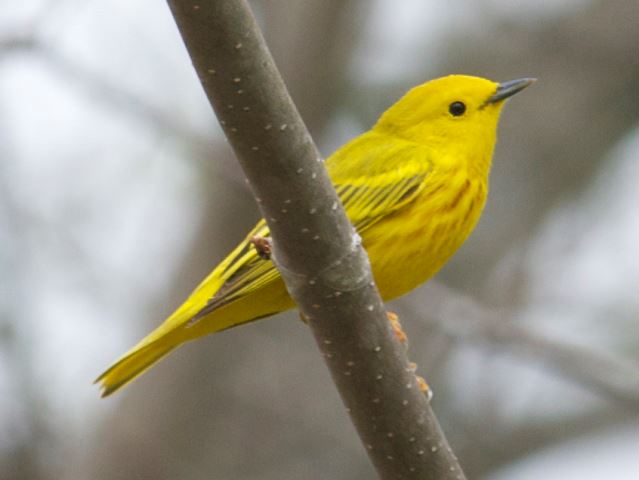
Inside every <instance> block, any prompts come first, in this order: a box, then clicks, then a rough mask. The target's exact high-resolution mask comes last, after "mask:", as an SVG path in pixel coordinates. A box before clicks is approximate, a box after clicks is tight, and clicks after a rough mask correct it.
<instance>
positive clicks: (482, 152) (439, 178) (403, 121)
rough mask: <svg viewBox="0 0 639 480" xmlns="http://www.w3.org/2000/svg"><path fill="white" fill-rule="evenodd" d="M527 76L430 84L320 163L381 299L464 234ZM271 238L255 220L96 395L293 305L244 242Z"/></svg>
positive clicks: (435, 266)
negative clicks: (197, 343) (190, 344)
mask: <svg viewBox="0 0 639 480" xmlns="http://www.w3.org/2000/svg"><path fill="white" fill-rule="evenodd" d="M531 82H532V80H530V79H522V80H514V81H511V82H506V83H503V84H497V83H495V82H491V81H489V80H485V79H482V78H477V77H469V76H462V75H452V76H448V77H444V78H440V79H437V80H432V81H430V82H427V83H425V84H423V85H420V86H418V87H415V88H413V89H412V90H410V91H409V92H408V93H407V94H406V95H405V96H404V97H403V98H402V99H400V100H399V101H398V102H397V103H396V104H395V105H393V106H392V107H391V108H390V109H388V110H387V111H386V112H385V113H384V114H383V115H382V117H381V118H380V119H379V121H378V122H377V124H375V126H374V127H373V128H372V129H371V130H370V131H368V132H366V133H364V134H363V135H360V136H359V137H357V138H355V139H354V140H352V141H351V142H349V143H347V144H346V145H344V146H343V147H342V148H340V149H339V150H338V151H337V152H335V153H334V154H333V155H331V157H329V158H328V159H327V160H326V168H327V169H328V172H329V175H330V177H331V180H332V181H333V184H334V185H335V188H336V190H337V193H338V194H339V197H340V199H341V201H342V203H343V204H344V208H345V209H346V213H347V215H348V217H349V218H350V220H351V222H352V223H353V225H354V226H355V228H356V229H357V231H358V233H359V234H360V235H361V237H362V240H363V245H364V248H365V249H366V250H367V252H368V255H369V258H370V261H371V267H372V269H373V275H374V276H375V281H376V282H377V285H378V287H379V290H380V293H381V295H382V297H383V298H384V300H390V299H392V298H395V297H398V296H400V295H403V294H404V293H406V292H408V291H410V290H412V289H413V288H415V287H416V286H418V285H420V284H421V283H423V282H425V281H426V280H428V279H429V278H430V277H431V276H432V275H434V274H435V272H437V270H439V269H440V268H441V267H442V266H443V265H444V263H445V262H446V261H447V260H448V259H449V258H450V257H451V255H452V254H453V253H454V252H455V251H456V250H457V249H458V248H459V246H460V245H461V244H462V243H463V242H464V241H465V240H466V238H467V237H468V235H469V234H470V232H471V231H472V230H473V228H474V227H475V224H476V223H477V220H478V219H479V216H480V214H481V211H482V208H483V206H484V203H485V201H486V195H487V192H488V174H489V170H490V164H491V158H492V153H493V148H494V145H495V137H496V129H497V122H498V119H499V113H500V111H501V107H502V105H503V100H504V99H505V98H507V97H509V96H510V95H512V94H514V93H516V92H518V91H520V90H521V89H523V88H524V87H526V86H527V85H529V84H530V83H531ZM291 208H294V206H292V207H291ZM268 235H269V230H268V227H267V226H266V224H265V222H264V221H263V220H262V221H260V222H259V223H258V224H257V225H256V227H255V228H254V229H253V230H252V231H251V232H250V233H249V235H247V237H246V238H245V239H244V241H242V242H241V243H240V244H239V245H238V246H237V247H236V248H235V250H233V252H231V254H230V255H228V256H227V257H226V259H224V260H223V261H222V263H220V264H219V265H218V266H217V267H216V268H215V270H213V272H212V273H211V274H210V275H209V276H208V277H207V278H206V279H205V280H204V281H203V282H202V283H201V284H200V285H199V286H198V287H197V288H196V289H195V290H194V291H193V293H192V294H191V295H190V296H189V298H188V299H187V300H186V301H185V302H184V304H182V305H181V306H180V307H179V308H178V309H177V310H176V311H175V312H174V313H173V314H172V315H171V316H170V317H169V318H168V319H167V320H165V322H164V323H163V324H162V325H160V326H159V327H158V328H157V329H156V330H154V331H153V332H152V333H151V334H149V335H148V336H147V337H146V338H144V339H143V340H142V341H141V342H140V343H139V344H138V345H136V346H135V347H134V348H133V349H132V350H131V351H129V352H128V353H127V354H126V355H124V356H123V357H122V358H121V359H120V360H118V361H117V362H116V363H115V364H114V365H113V366H112V367H110V368H109V369H108V370H107V371H106V372H104V373H103V374H102V375H101V376H100V377H99V378H98V379H97V380H96V382H99V383H100V384H101V385H102V388H103V396H106V395H109V394H111V393H113V392H114V391H115V390H117V389H118V388H120V387H121V386H123V385H125V384H126V383H128V382H129V381H131V380H132V379H134V378H135V377H137V376H138V375H140V374H141V373H142V372H144V371H145V370H146V369H147V368H149V367H150V366H151V365H153V364H154V363H155V362H156V361H158V360H159V359H160V358H162V357H163V356H165V355H166V354H167V353H169V352H170V351H171V350H173V349H174V348H176V347H178V346H179V345H181V344H182V343H184V342H186V341H189V340H194V339H196V338H198V337H201V336H203V335H207V334H209V333H213V332H218V331H220V330H225V329H227V328H230V327H233V326H236V325H240V324H243V323H247V322H250V321H253V320H257V319H259V318H262V317H266V316H269V315H272V314H274V313H277V312H281V311H283V310H288V309H290V308H293V307H294V306H295V305H294V303H293V300H292V299H291V298H290V297H289V295H288V293H287V291H286V289H285V287H284V283H283V281H282V279H281V277H280V275H279V273H278V271H277V270H276V269H275V267H274V265H273V263H272V262H271V261H270V260H265V259H263V258H261V257H260V256H259V255H258V253H257V251H256V249H255V247H254V246H253V245H252V244H251V243H250V239H251V238H252V237H253V236H261V237H268Z"/></svg>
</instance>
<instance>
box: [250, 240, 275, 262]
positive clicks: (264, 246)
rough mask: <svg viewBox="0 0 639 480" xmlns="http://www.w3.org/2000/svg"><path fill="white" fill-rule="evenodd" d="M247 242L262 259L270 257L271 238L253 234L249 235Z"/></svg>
mask: <svg viewBox="0 0 639 480" xmlns="http://www.w3.org/2000/svg"><path fill="white" fill-rule="evenodd" d="M249 242H250V243H251V244H252V245H253V246H254V247H255V251H256V252H257V254H258V255H259V256H260V258H262V259H264V260H270V259H271V251H272V245H271V239H270V238H267V237H262V236H260V235H254V236H253V237H251V239H250V240H249Z"/></svg>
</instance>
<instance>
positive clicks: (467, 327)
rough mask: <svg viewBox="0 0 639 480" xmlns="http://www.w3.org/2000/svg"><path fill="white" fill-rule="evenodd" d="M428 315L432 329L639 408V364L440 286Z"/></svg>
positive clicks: (430, 298)
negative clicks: (535, 327) (521, 321)
mask: <svg viewBox="0 0 639 480" xmlns="http://www.w3.org/2000/svg"><path fill="white" fill-rule="evenodd" d="M425 301H426V303H427V304H428V306H429V309H428V315H420V314H419V313H418V312H417V311H415V310H416V309H412V310H414V312H413V313H414V315H413V316H415V317H421V319H422V321H423V322H424V323H425V324H426V325H427V326H428V328H429V329H430V330H432V329H435V330H437V331H439V332H443V333H444V334H446V335H448V336H450V337H452V338H454V339H456V340H464V341H466V342H472V343H478V342H481V343H487V344H489V345H490V346H491V347H494V348H497V349H500V350H508V351H509V352H512V353H513V354H514V355H517V356H521V357H525V358H527V359H530V360H532V361H534V362H536V363H541V364H543V365H545V366H547V367H548V368H549V369H550V370H551V371H552V372H557V373H560V374H562V375H563V376H564V377H565V378H567V379H568V380H571V381H573V382H577V383H580V384H582V385H584V386H585V387H587V388H589V389H591V390H593V391H595V392H597V393H599V394H601V395H603V396H605V397H608V398H611V399H614V400H615V401H618V402H621V403H622V404H624V405H625V406H626V407H629V408H631V409H633V410H639V365H638V364H637V363H635V362H629V361H625V360H621V359H619V358H616V357H612V356H610V355H608V354H605V353H599V352H594V351H592V350H591V349H589V348H587V347H581V346H578V345H571V344H568V343H565V342H562V341H560V340H556V339H551V338H548V337H546V336H545V335H542V334H539V333H537V332H534V331H532V330H531V329H529V328H527V327H526V326H524V325H521V324H516V323H513V322H512V321H505V320H504V318H502V315H499V314H497V313H495V312H494V311H491V310H490V309H488V308H486V307H483V306H482V305H480V304H479V303H478V302H477V301H475V300H473V299H472V298H471V297H468V296H466V295H462V294H460V293H458V292H456V291H454V290H453V289H450V288H447V287H445V286H444V285H442V284H441V283H437V282H431V283H430V284H429V287H428V289H427V299H425Z"/></svg>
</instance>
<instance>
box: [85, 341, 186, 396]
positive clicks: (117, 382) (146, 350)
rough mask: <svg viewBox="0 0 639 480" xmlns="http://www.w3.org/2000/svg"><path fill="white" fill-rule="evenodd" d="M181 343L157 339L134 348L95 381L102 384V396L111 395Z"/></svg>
mask: <svg viewBox="0 0 639 480" xmlns="http://www.w3.org/2000/svg"><path fill="white" fill-rule="evenodd" d="M179 344H180V343H179V342H177V343H176V342H167V341H166V339H165V340H163V341H162V342H157V341H156V342H152V343H150V344H148V345H146V346H143V347H142V348H139V349H133V350H132V351H131V352H130V353H128V354H126V355H125V356H124V357H122V358H121V359H120V360H118V361H117V362H116V363H115V364H113V365H112V366H111V367H110V368H109V369H108V370H107V371H105V372H104V373H103V374H102V375H100V376H99V377H98V378H97V379H96V380H95V382H94V383H99V384H101V387H102V397H106V396H108V395H111V394H112V393H113V392H115V391H116V390H118V389H120V388H121V387H123V386H124V385H126V384H127V383H129V382H130V381H132V380H133V379H134V378H136V377H137V376H138V375H141V374H142V373H144V372H145V371H146V370H147V369H148V368H150V367H151V366H152V365H154V364H155V363H156V362H158V361H159V360H160V359H161V358H162V357H164V356H165V355H167V354H168V353H169V352H171V351H172V350H173V349H174V348H176V347H177V346H178V345H179Z"/></svg>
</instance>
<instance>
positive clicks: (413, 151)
mask: <svg viewBox="0 0 639 480" xmlns="http://www.w3.org/2000/svg"><path fill="white" fill-rule="evenodd" d="M368 137H370V134H365V135H363V136H361V137H359V138H358V139H355V140H354V141H353V142H351V143H349V144H347V145H346V146H345V147H343V148H342V149H340V150H339V151H338V152H336V153H335V154H334V155H333V156H332V157H330V158H329V159H328V160H327V162H326V166H327V168H328V170H329V174H330V176H331V178H332V180H333V183H334V185H335V189H336V191H337V194H338V195H339V198H340V200H341V201H342V204H343V205H344V208H345V210H346V213H347V215H348V217H349V219H350V220H351V222H352V223H353V226H354V227H355V229H356V230H357V231H358V233H359V234H360V235H361V234H363V232H365V231H366V230H367V229H368V228H370V227H371V226H372V225H374V224H375V223H377V222H378V221H380V220H381V219H383V218H384V217H386V216H387V215H390V214H391V213H393V212H395V211H397V210H399V209H401V208H402V207H403V206H405V205H407V204H408V203H410V202H412V201H413V200H414V199H415V198H416V197H417V195H418V194H419V192H420V191H421V189H422V188H423V186H424V184H425V182H424V180H425V179H426V177H427V176H428V174H429V172H430V170H431V163H430V161H429V160H428V155H427V154H426V152H425V151H424V147H423V146H420V145H416V144H412V143H408V142H406V143H402V142H397V141H393V142H388V141H385V139H383V138H382V139H371V138H368ZM375 140H376V141H375ZM380 140H381V142H380ZM363 142H365V143H367V144H368V145H367V146H366V145H364V146H363V145H362V143H363ZM362 147H364V148H365V149H367V150H366V151H367V155H366V156H358V155H356V154H355V155H354V153H355V152H353V151H352V150H353V149H357V148H362ZM353 159H355V161H353ZM373 159H374V161H373ZM253 236H260V237H265V238H268V237H270V231H269V228H268V226H267V225H266V222H265V221H264V220H260V221H259V222H258V224H257V225H256V226H255V228H254V229H253V230H252V231H251V232H250V233H249V235H248V236H247V237H246V238H245V240H244V241H243V242H242V243H241V244H240V245H239V246H238V247H237V248H236V250H235V251H234V252H233V259H232V260H231V261H228V259H227V261H225V262H223V264H222V265H221V266H222V267H223V269H222V271H221V272H220V276H221V278H222V281H223V283H222V285H221V287H220V288H219V290H217V292H216V293H215V295H213V297H212V298H211V299H210V300H209V301H208V303H207V304H206V306H205V307H204V308H203V309H202V310H201V311H200V312H199V313H198V314H197V315H196V316H195V318H194V319H193V321H197V320H198V319H199V318H202V317H203V316H205V315H207V314H208V313H210V312H211V311H213V310H215V309H217V308H219V307H221V306H223V305H226V304H228V303H230V302H233V301H234V300H237V299H238V298H241V297H244V296H246V295H249V294H250V293H252V292H255V291H256V290H259V289H260V288H262V287H263V286H265V285H267V284H269V283H270V282H272V281H274V280H276V279H277V278H279V272H278V271H277V269H276V268H275V266H274V264H273V262H272V261H271V260H268V259H264V258H262V257H260V256H259V255H258V252H257V251H256V249H255V247H254V246H253V244H252V243H251V242H250V239H251V238H252V237H253Z"/></svg>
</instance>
